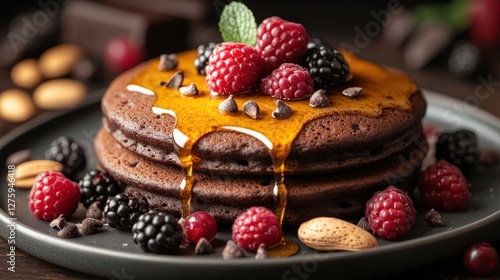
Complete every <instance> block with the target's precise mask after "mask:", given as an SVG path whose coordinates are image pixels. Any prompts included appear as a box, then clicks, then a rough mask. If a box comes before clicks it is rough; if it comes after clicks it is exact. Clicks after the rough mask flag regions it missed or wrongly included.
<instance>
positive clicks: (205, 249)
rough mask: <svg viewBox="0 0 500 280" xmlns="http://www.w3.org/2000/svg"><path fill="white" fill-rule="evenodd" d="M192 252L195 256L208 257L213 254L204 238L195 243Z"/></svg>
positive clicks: (210, 245)
mask: <svg viewBox="0 0 500 280" xmlns="http://www.w3.org/2000/svg"><path fill="white" fill-rule="evenodd" d="M194 252H195V253H196V254H197V255H210V254H212V252H213V247H212V244H210V242H208V240H207V239H206V238H205V237H202V238H200V240H198V242H197V243H196V247H195V248H194Z"/></svg>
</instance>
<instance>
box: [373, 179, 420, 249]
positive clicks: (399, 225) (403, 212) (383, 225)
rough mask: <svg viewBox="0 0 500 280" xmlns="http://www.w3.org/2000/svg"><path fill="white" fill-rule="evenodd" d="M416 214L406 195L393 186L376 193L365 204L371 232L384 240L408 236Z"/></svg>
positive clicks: (411, 202)
mask: <svg viewBox="0 0 500 280" xmlns="http://www.w3.org/2000/svg"><path fill="white" fill-rule="evenodd" d="M416 213H417V211H416V210H415V207H414V206H413V201H412V200H411V198H410V197H409V196H408V194H407V193H405V192H404V191H402V190H401V189H398V188H396V187H395V186H389V187H387V188H386V189H385V190H382V191H378V192H376V193H375V194H374V195H373V197H372V198H371V199H369V200H368V201H367V202H366V209H365V217H366V219H367V220H368V223H369V224H370V227H371V229H372V232H373V233H374V234H376V235H378V236H379V237H380V238H382V239H386V240H394V239H397V238H399V237H402V236H405V235H406V234H408V233H409V232H410V231H411V229H412V228H413V226H414V225H415V216H416Z"/></svg>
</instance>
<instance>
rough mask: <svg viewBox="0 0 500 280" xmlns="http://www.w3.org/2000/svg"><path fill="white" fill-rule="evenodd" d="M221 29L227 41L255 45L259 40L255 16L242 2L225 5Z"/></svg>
mask: <svg viewBox="0 0 500 280" xmlns="http://www.w3.org/2000/svg"><path fill="white" fill-rule="evenodd" d="M219 30H220V33H221V35H222V39H223V40H224V41H225V42H235V43H243V44H247V45H250V46H255V43H256V41H257V23H256V22H255V17H254V16H253V13H252V11H251V10H250V9H249V8H248V7H247V6H245V4H243V3H241V2H231V3H230V4H228V5H227V6H225V7H224V10H223V11H222V14H221V16H220V20H219Z"/></svg>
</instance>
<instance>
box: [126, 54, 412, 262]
mask: <svg viewBox="0 0 500 280" xmlns="http://www.w3.org/2000/svg"><path fill="white" fill-rule="evenodd" d="M344 57H345V59H346V60H347V62H348V63H349V65H350V73H351V74H352V75H353V77H354V78H353V79H352V80H351V81H349V82H348V83H346V84H342V85H339V86H337V87H336V88H334V89H332V90H330V91H329V92H328V93H327V96H328V98H329V100H330V104H331V106H330V107H326V108H312V107H311V106H309V101H308V100H300V101H287V103H288V104H289V105H290V106H291V108H292V110H293V114H292V116H291V117H289V118H287V119H285V120H278V119H275V118H273V117H271V113H272V112H273V111H274V110H275V108H276V103H275V102H276V100H275V99H274V98H271V97H269V96H267V95H265V94H262V93H261V92H250V93H245V94H239V95H236V96H235V98H234V99H235V101H236V103H237V104H238V107H239V108H240V111H239V112H238V113H234V114H224V115H222V114H220V113H219V111H218V105H219V103H220V102H222V101H223V100H224V99H225V98H226V97H224V96H212V95H211V94H210V92H209V90H208V88H207V86H206V83H205V76H202V75H199V74H198V73H197V72H196V69H195V68H194V65H193V62H194V59H195V58H196V50H191V51H186V52H182V53H180V54H178V59H179V65H178V67H177V68H176V69H173V70H170V71H158V63H159V59H154V60H152V61H151V62H150V64H149V66H148V68H147V69H146V70H145V71H144V72H142V73H141V74H139V75H138V76H137V77H136V78H135V79H133V80H132V81H130V84H129V85H135V86H139V87H140V88H145V89H147V90H150V91H152V92H154V94H155V96H156V99H155V101H154V103H153V110H154V109H157V110H156V113H158V112H160V113H161V112H166V113H169V114H171V115H173V116H175V118H176V124H175V129H176V130H177V131H178V132H180V133H178V135H182V137H176V135H175V132H174V142H175V143H174V145H175V146H176V149H177V152H178V154H179V158H180V161H181V167H182V169H183V171H184V175H185V179H184V180H183V181H182V183H181V184H180V196H181V202H182V217H183V218H186V217H187V216H188V215H189V213H190V201H191V193H192V188H193V186H194V185H195V181H194V178H193V168H194V167H195V166H196V164H197V163H198V162H199V161H200V160H201V159H199V158H197V157H196V156H195V155H194V154H193V153H192V148H193V146H194V145H195V143H196V142H197V141H198V140H199V139H200V138H202V137H203V136H204V135H206V134H208V133H210V132H214V131H221V130H237V131H241V132H243V133H248V134H250V135H252V136H254V137H256V138H258V139H259V140H260V141H262V142H263V143H264V144H265V145H266V146H267V147H268V148H269V152H270V155H271V157H272V161H273V165H274V174H275V184H274V189H273V195H274V200H275V204H276V205H275V208H276V209H275V213H276V216H277V218H278V221H279V223H280V224H282V223H283V220H284V216H285V211H286V205H287V196H288V189H287V187H286V183H285V174H286V172H287V171H288V170H291V169H293V165H292V164H291V163H290V162H287V157H288V154H289V152H290V150H291V145H292V142H293V140H294V139H295V137H296V136H297V135H298V133H299V132H300V130H301V129H302V127H303V125H304V124H306V123H307V122H309V121H311V120H313V119H316V118H319V117H322V116H325V115H331V114H362V115H366V116H372V117H376V116H379V115H380V114H381V113H382V109H384V108H394V109H399V110H411V103H410V101H409V98H410V96H411V95H412V94H413V93H414V92H416V91H417V90H418V88H417V86H416V84H415V83H414V82H413V81H412V80H411V79H409V78H408V77H406V76H405V75H403V74H401V73H398V72H395V71H389V70H387V69H385V68H382V67H380V66H378V65H376V64H375V63H372V62H369V61H366V60H362V59H360V58H358V57H357V56H355V55H352V54H349V53H345V54H344ZM179 69H181V70H182V71H183V72H184V81H183V83H182V86H186V85H189V84H190V83H195V84H196V86H197V87H198V90H199V92H200V94H199V95H196V96H184V95H181V94H180V93H179V91H178V89H171V88H166V87H162V86H160V81H167V80H168V79H170V77H172V75H173V74H174V73H175V72H176V71H178V70H179ZM350 86H358V87H362V88H363V91H362V93H361V95H360V96H358V97H357V98H348V97H345V96H343V95H342V94H341V90H342V89H344V88H346V87H350ZM247 100H253V101H255V102H257V104H258V105H259V107H260V109H261V118H260V119H258V120H253V119H250V118H248V117H246V116H245V115H244V113H243V112H241V108H242V107H243V103H244V102H246V101H247ZM292 243H293V242H291V241H290V240H287V239H283V240H282V242H281V243H280V245H279V246H277V247H276V248H278V249H273V250H275V251H276V252H278V253H273V255H275V256H285V255H286V253H284V251H287V250H289V251H293V250H298V246H297V244H295V246H294V245H291V244H292ZM280 247H281V248H282V249H279V248H280ZM284 248H288V249H284ZM290 248H292V249H291V250H290ZM293 248H295V249H293ZM295 252H296V251H295ZM295 252H293V253H292V254H294V253H295Z"/></svg>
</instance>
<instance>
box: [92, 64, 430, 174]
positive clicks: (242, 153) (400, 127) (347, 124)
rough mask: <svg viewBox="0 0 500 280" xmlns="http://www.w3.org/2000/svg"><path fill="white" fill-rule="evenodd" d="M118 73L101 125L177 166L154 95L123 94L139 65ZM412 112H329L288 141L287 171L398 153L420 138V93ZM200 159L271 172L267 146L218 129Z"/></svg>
mask: <svg viewBox="0 0 500 280" xmlns="http://www.w3.org/2000/svg"><path fill="white" fill-rule="evenodd" d="M144 67H145V65H142V66H141V67H136V68H134V69H133V70H131V71H129V72H126V73H124V74H123V75H121V76H120V77H118V78H117V79H116V80H115V81H114V82H113V83H112V84H111V86H110V87H109V89H108V91H107V92H106V94H105V96H104V98H103V100H102V110H103V114H104V120H103V123H104V127H105V128H106V130H107V131H108V132H110V133H112V135H113V136H114V137H115V138H116V139H117V141H119V142H120V143H121V144H122V145H124V146H125V147H127V148H128V149H130V150H131V151H134V152H135V153H138V154H140V155H142V156H145V157H147V158H149V159H151V160H154V161H158V162H162V163H167V164H175V165H179V159H178V156H177V154H176V152H175V149H174V146H173V139H172V131H173V129H174V125H175V118H174V117H172V116H169V115H165V114H163V115H155V114H154V113H152V111H151V107H152V104H153V101H154V97H153V96H147V95H143V94H140V93H137V92H128V91H127V90H126V86H127V83H128V82H129V81H130V80H131V79H132V78H133V77H135V76H136V75H138V73H140V72H141V71H142V70H143V69H144ZM410 101H411V104H412V108H413V109H412V110H411V111H403V110H396V109H383V112H382V114H381V115H380V116H379V117H368V116H364V115H354V114H345V115H329V116H326V117H321V118H318V119H315V120H313V121H311V122H309V123H306V124H305V125H304V127H303V129H302V130H301V132H300V133H299V134H298V135H297V137H296V139H295V141H294V142H293V146H292V150H291V152H290V155H289V157H288V166H289V167H290V168H293V170H289V171H290V172H294V173H296V174H312V173H326V172H335V171H340V170H348V169H351V168H359V167H361V166H364V165H367V164H373V163H375V162H377V161H379V160H382V159H383V158H386V157H388V156H391V155H394V154H397V153H399V151H401V150H403V149H406V148H407V147H408V145H410V144H411V143H412V142H414V141H415V140H416V139H418V138H419V137H420V136H421V124H420V120H421V118H422V117H423V116H424V114H425V108H426V102H425V100H424V98H423V97H422V95H421V93H420V92H416V93H415V94H413V96H412V97H411V99H410ZM193 153H194V154H195V155H196V157H198V158H201V159H202V161H201V163H200V164H198V165H197V166H196V167H195V168H196V169H197V170H199V171H204V172H208V171H219V172H227V173H232V174H271V173H272V165H271V158H270V156H269V151H268V148H267V147H266V146H265V145H264V144H263V143H262V142H260V141H259V140H258V139H256V138H254V137H252V136H249V135H246V134H243V133H238V132H229V131H220V132H216V133H209V134H207V135H205V136H203V137H202V138H201V139H200V140H199V141H198V142H197V143H196V144H195V147H194V148H193Z"/></svg>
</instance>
